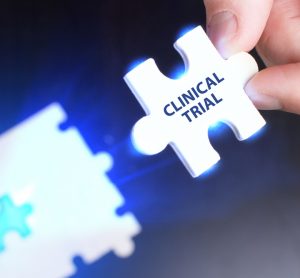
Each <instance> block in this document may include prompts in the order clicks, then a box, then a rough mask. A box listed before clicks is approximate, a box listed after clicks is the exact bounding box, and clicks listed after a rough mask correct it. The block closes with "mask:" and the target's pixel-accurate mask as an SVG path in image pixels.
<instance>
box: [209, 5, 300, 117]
mask: <svg viewBox="0 0 300 278" xmlns="http://www.w3.org/2000/svg"><path fill="white" fill-rule="evenodd" d="M204 4H205V7H206V11H207V32H208V35H209V36H210V38H211V40H212V41H213V43H214V44H215V46H216V47H217V48H218V50H219V51H220V53H221V54H222V55H223V57H224V58H228V57H229V56H231V55H233V54H235V53H237V52H240V51H250V50H251V49H253V48H254V47H256V49H257V51H258V53H259V55H260V56H261V58H262V59H263V61H264V62H265V64H266V65H267V68H266V69H264V70H262V71H261V72H259V73H258V74H256V75H255V76H254V78H253V79H252V80H250V82H249V83H248V84H247V86H246V88H245V89H246V93H247V94H248V96H249V97H250V98H251V100H252V101H253V102H254V104H255V105H256V107H257V108H259V109H268V110H273V109H281V110H284V111H287V112H292V113H296V114H299V115H300V0H204Z"/></svg>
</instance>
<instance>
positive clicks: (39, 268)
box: [0, 104, 141, 278]
mask: <svg viewBox="0 0 300 278" xmlns="http://www.w3.org/2000/svg"><path fill="white" fill-rule="evenodd" d="M65 119H66V115H65V113H64V111H63V110H62V108H61V107H60V106H59V105H58V104H53V105H51V106H49V107H47V108H46V109H44V110H43V111H41V112H39V113H38V114H36V115H34V116H33V117H31V118H29V119H28V120H26V121H25V122H23V123H21V124H20V125H18V126H16V127H15V128H13V129H11V130H9V131H8V132H6V133H5V134H3V135H2V136H1V137H0V151H1V156H0V196H3V198H2V206H1V205H0V225H1V227H0V244H2V242H3V244H2V249H3V250H0V277H5V278H18V277H30V278H41V277H43V278H58V277H69V276H71V275H72V274H74V272H75V266H74V265H73V263H72V259H73V257H74V256H80V257H82V259H83V260H84V262H85V263H92V262H94V261H96V260H98V259H99V258H101V257H102V256H104V255H105V254H107V253H108V252H110V251H113V252H114V253H115V254H116V255H118V256H120V257H126V256H129V255H130V254H131V253H132V252H133V250H134V242H133V240H132V238H133V237H134V236H135V235H137V234H138V233H139V232H140V231H141V227H140V225H139V223H138V222H137V220H136V218H135V217H134V215H133V214H131V213H126V214H124V215H122V216H118V215H117V214H116V209H118V208H119V207H120V206H122V205H123V204H124V199H123V197H122V196H121V194H120V193H119V192H118V190H117V189H116V187H115V186H114V184H113V183H112V182H111V181H110V179H109V178H108V176H107V175H106V173H107V171H109V170H110V168H111V167H112V164H113V161H112V158H111V156H110V155H109V154H108V153H100V154H98V155H93V154H92V153H91V152H90V150H89V148H88V147H87V145H86V144H85V142H84V141H83V139H82V137H81V136H80V134H79V133H78V131H77V130H76V129H74V128H69V129H68V130H66V131H61V130H59V124H60V123H62V122H63V121H65ZM8 196H9V198H8ZM1 207H2V210H1ZM12 209H13V210H12ZM7 213H8V214H7ZM29 213H30V215H29ZM8 218H10V220H7V219H8ZM19 218H20V219H19ZM19 220H20V221H21V222H20V224H17V223H16V222H18V221H19ZM24 221H26V222H24ZM18 225H21V226H18ZM4 226H6V227H4ZM15 232H16V233H15ZM29 232H30V234H29ZM20 235H21V236H20ZM0 247H1V246H0ZM1 251H2V252H1Z"/></svg>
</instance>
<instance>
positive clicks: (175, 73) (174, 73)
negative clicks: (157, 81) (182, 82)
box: [169, 65, 185, 79]
mask: <svg viewBox="0 0 300 278" xmlns="http://www.w3.org/2000/svg"><path fill="white" fill-rule="evenodd" d="M184 74H185V67H184V65H176V66H175V67H174V68H173V69H172V70H171V72H170V73H169V76H170V78H172V79H180V78H182V76H183V75H184Z"/></svg>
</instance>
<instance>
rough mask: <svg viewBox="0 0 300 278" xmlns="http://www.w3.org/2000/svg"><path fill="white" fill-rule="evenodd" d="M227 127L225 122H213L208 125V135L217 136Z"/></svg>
mask: <svg viewBox="0 0 300 278" xmlns="http://www.w3.org/2000/svg"><path fill="white" fill-rule="evenodd" d="M227 128H228V126H227V125H226V124H225V123H223V122H221V121H219V122H215V123H213V124H211V125H210V126H209V135H210V136H214V137H216V136H217V137H219V136H220V135H221V134H224V132H225V130H226V129H227Z"/></svg>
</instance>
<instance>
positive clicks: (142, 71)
mask: <svg viewBox="0 0 300 278" xmlns="http://www.w3.org/2000/svg"><path fill="white" fill-rule="evenodd" d="M197 35H198V36H199V37H202V38H203V37H204V36H205V37H206V34H205V32H204V30H203V29H202V27H201V26H198V27H196V28H195V29H193V30H191V31H190V32H188V33H186V34H185V35H184V36H183V37H181V38H179V39H178V40H177V41H176V42H175V44H174V47H175V49H176V50H177V51H178V52H179V54H180V55H181V57H182V58H183V61H184V64H185V68H186V71H185V72H186V73H188V72H189V70H191V69H193V70H195V68H196V67H198V65H197V62H194V61H192V60H191V59H189V57H188V56H191V53H189V54H190V55H186V54H187V53H186V49H188V50H189V51H191V52H193V51H196V50H195V47H194V46H193V42H192V40H193V39H195V36H197ZM189 40H190V41H189ZM205 40H206V41H205V43H206V45H204V46H203V47H202V49H197V51H203V50H204V51H205V50H208V49H207V45H208V43H207V40H208V41H209V39H208V38H206V39H205ZM209 43H210V46H211V47H210V49H209V51H208V52H210V53H208V54H213V55H214V56H215V57H217V56H219V57H220V58H221V56H220V54H219V53H218V52H217V50H216V49H215V47H214V46H213V45H212V43H211V42H210V41H209ZM205 47H206V49H205ZM204 51H203V52H204ZM215 57H214V58H215ZM223 61H224V62H230V63H227V64H225V65H224V67H225V66H226V68H227V70H228V71H230V72H232V75H235V77H236V78H235V79H236V80H237V82H238V83H239V84H240V85H241V88H244V86H245V85H246V83H247V82H248V80H249V79H250V78H251V77H252V76H253V75H254V74H255V73H257V71H258V66H257V63H256V61H255V60H254V58H253V57H252V56H251V55H249V54H248V53H244V52H241V53H238V54H236V55H234V56H232V57H230V58H229V59H228V60H223ZM214 62H216V63H219V64H220V61H219V60H216V58H215V60H214ZM149 75H151V80H152V81H155V80H159V78H162V79H163V82H164V83H166V82H168V81H172V82H176V81H177V80H173V79H170V78H168V77H167V76H165V75H163V74H162V73H161V72H160V71H159V69H158V67H157V65H156V63H155V61H154V60H153V59H152V58H150V59H148V60H146V61H145V62H143V63H141V64H140V65H138V66H136V67H135V68H134V69H133V70H131V71H130V72H128V73H127V74H126V75H125V77H124V80H125V82H126V83H127V85H128V86H129V88H130V89H131V91H132V92H133V94H134V95H135V97H136V98H137V100H138V101H139V103H140V104H141V106H142V107H143V109H144V111H145V112H146V115H147V116H145V117H143V118H141V119H140V120H139V121H138V122H137V123H136V124H135V126H134V127H133V130H132V136H131V138H132V143H133V145H134V147H135V148H136V149H137V150H138V151H139V152H141V153H143V154H146V155H153V154H157V153H159V152H161V151H163V150H164V149H165V148H166V146H167V145H168V144H170V145H171V146H172V148H173V149H174V150H175V152H176V153H177V155H178V156H179V158H180V160H181V161H182V162H183V164H184V165H185V167H186V168H187V169H188V171H189V172H190V174H191V175H192V176H193V177H197V176H199V175H201V174H202V173H204V172H205V171H207V170H208V169H210V168H211V167H212V166H213V165H214V164H216V163H217V162H218V161H219V160H220V156H219V154H218V153H217V152H216V151H215V150H214V149H213V148H212V147H211V146H208V145H207V142H205V143H206V146H207V149H208V151H207V154H204V155H206V157H207V161H206V162H205V165H199V166H197V165H195V163H194V165H191V160H192V159H191V157H189V159H186V157H185V156H184V155H183V154H182V151H181V150H179V149H178V148H177V146H176V143H174V142H172V141H171V140H170V138H168V131H167V129H168V127H167V128H166V129H160V128H159V127H158V125H157V123H156V122H155V121H153V118H155V115H154V116H153V115H152V113H151V112H152V111H151V109H150V108H149V107H150V106H151V105H149V104H152V107H153V102H155V99H154V97H153V94H152V95H151V94H148V95H146V94H143V96H141V95H140V90H141V88H144V83H145V84H149V80H148V76H149ZM187 75H188V74H184V75H183V76H182V78H181V79H178V80H181V81H182V80H184V79H185V78H187ZM243 93H244V92H243ZM244 95H245V97H242V98H239V101H240V102H243V104H246V105H248V106H250V109H249V115H250V114H252V115H255V117H254V118H253V119H250V118H248V119H249V121H247V125H248V126H249V127H248V128H247V129H246V128H245V129H244V130H239V129H237V128H236V127H235V126H234V124H233V123H231V122H230V121H228V120H226V119H222V117H219V116H216V115H215V117H214V116H211V122H210V125H213V124H215V123H216V122H224V123H225V124H227V125H228V126H229V127H230V128H231V129H232V130H233V132H234V134H235V135H236V137H237V139H238V140H240V141H241V140H245V139H248V138H249V137H250V136H252V135H253V134H255V133H256V132H257V131H259V130H260V129H261V128H262V127H263V126H264V125H265V124H266V122H265V121H264V119H263V118H262V117H261V115H260V114H259V112H258V111H257V110H256V109H255V107H254V105H253V104H252V102H251V101H250V99H249V98H248V97H247V96H246V94H245V93H244ZM253 108H254V109H253ZM250 110H252V111H250ZM215 114H217V113H215ZM150 115H151V118H150V117H149V116H150ZM248 119H247V120H248ZM208 127H209V126H208ZM155 134H159V136H156V135H155ZM207 136H208V135H207ZM198 144H199V145H200V144H201V142H198Z"/></svg>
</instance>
